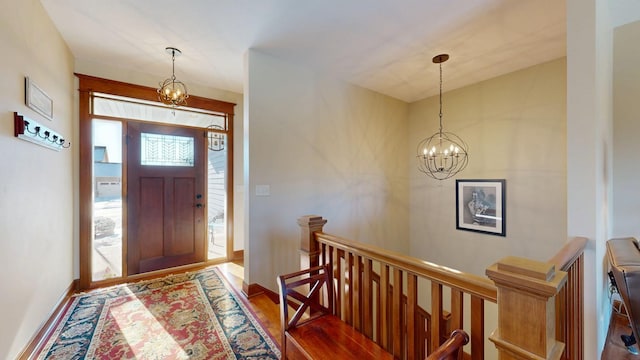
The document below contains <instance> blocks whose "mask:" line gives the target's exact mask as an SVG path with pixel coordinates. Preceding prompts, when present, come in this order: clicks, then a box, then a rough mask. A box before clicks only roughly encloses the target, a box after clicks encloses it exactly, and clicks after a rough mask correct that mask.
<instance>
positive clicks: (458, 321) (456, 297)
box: [447, 289, 464, 334]
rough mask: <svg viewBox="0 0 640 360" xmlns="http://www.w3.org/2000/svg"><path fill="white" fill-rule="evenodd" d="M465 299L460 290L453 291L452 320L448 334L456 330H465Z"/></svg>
mask: <svg viewBox="0 0 640 360" xmlns="http://www.w3.org/2000/svg"><path fill="white" fill-rule="evenodd" d="M463 301H464V298H463V293H462V291H460V290H456V289H451V320H450V322H449V328H448V329H447V333H449V334H450V333H451V332H452V331H453V330H455V329H462V328H464V324H463V319H464V303H463Z"/></svg>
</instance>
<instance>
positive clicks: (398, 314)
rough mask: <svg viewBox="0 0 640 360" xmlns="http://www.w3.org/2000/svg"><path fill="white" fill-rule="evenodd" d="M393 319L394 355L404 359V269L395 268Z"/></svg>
mask: <svg viewBox="0 0 640 360" xmlns="http://www.w3.org/2000/svg"><path fill="white" fill-rule="evenodd" d="M392 303H393V307H392V311H391V321H392V322H393V333H392V335H393V356H395V357H396V358H398V359H402V355H403V354H404V351H403V349H402V345H403V344H404V341H403V339H404V336H403V334H404V326H403V321H402V320H403V316H402V271H401V270H400V269H397V268H394V269H393V298H392Z"/></svg>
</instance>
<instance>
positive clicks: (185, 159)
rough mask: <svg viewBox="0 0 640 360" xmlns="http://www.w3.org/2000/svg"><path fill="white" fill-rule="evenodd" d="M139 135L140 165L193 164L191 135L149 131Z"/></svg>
mask: <svg viewBox="0 0 640 360" xmlns="http://www.w3.org/2000/svg"><path fill="white" fill-rule="evenodd" d="M141 137H142V139H141V141H140V144H141V149H140V150H141V151H140V154H141V155H140V157H141V159H140V164H141V165H156V166H193V163H194V148H195V145H194V139H193V138H192V137H187V136H175V135H162V134H149V133H142V134H141Z"/></svg>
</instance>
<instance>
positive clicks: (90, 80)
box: [74, 73, 236, 290]
mask: <svg viewBox="0 0 640 360" xmlns="http://www.w3.org/2000/svg"><path fill="white" fill-rule="evenodd" d="M74 75H75V76H76V77H77V78H78V79H79V88H78V100H79V104H78V109H79V124H78V136H79V143H80V145H79V146H78V148H79V169H93V142H92V132H91V131H92V130H91V125H92V124H91V121H92V117H93V116H92V114H91V104H90V101H91V96H92V93H94V92H95V93H103V94H109V95H117V96H124V97H129V98H134V99H140V100H144V101H151V102H157V103H158V104H160V102H159V101H158V94H157V90H156V89H155V88H152V87H147V86H142V85H135V84H129V83H125V82H120V81H115V80H109V79H103V78H99V77H95V76H90V75H84V74H78V73H74ZM235 105H236V104H234V103H230V102H226V101H221V100H215V99H209V98H204V97H199V96H195V95H189V107H190V108H196V109H203V110H207V111H213V112H217V113H221V114H223V115H225V116H226V117H227V139H226V141H227V146H228V149H229V150H228V151H227V164H228V170H227V173H228V174H227V183H228V190H227V258H228V259H232V258H233V183H234V182H233V116H234V107H235ZM204 130H205V131H206V129H204ZM79 174H80V175H79V179H78V181H79V204H78V205H79V216H78V226H79V229H78V230H79V266H80V276H79V281H78V287H79V289H81V290H84V289H90V288H94V287H98V286H108V285H111V284H116V283H121V282H125V281H128V280H130V279H134V278H136V277H131V276H127V275H126V272H125V271H124V269H123V274H122V277H117V278H112V279H106V280H101V281H93V280H92V269H91V263H92V234H93V229H92V227H93V198H92V192H93V184H92V177H93V174H92V173H91V171H79ZM123 216H124V214H123ZM195 265H202V264H195Z"/></svg>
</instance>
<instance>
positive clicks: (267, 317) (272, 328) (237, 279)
mask: <svg viewBox="0 0 640 360" xmlns="http://www.w3.org/2000/svg"><path fill="white" fill-rule="evenodd" d="M217 267H218V268H219V269H220V271H221V272H222V274H224V276H225V277H226V278H227V280H229V282H230V283H231V285H233V286H234V288H235V289H236V290H238V291H239V292H242V281H243V280H244V269H243V267H242V265H241V264H239V263H224V264H220V265H217ZM244 299H246V300H247V301H248V302H249V304H250V305H251V310H253V312H254V313H255V315H256V317H257V318H258V320H260V322H261V323H262V325H263V326H264V328H265V329H266V330H267V331H269V333H270V334H271V336H272V337H273V339H274V340H275V342H276V343H277V344H278V346H279V347H282V341H281V338H280V307H279V305H278V304H276V303H274V302H273V301H272V300H271V299H270V298H269V297H268V296H267V295H265V294H259V295H256V296H252V297H251V298H249V299H247V298H246V297H245V298H244Z"/></svg>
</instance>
